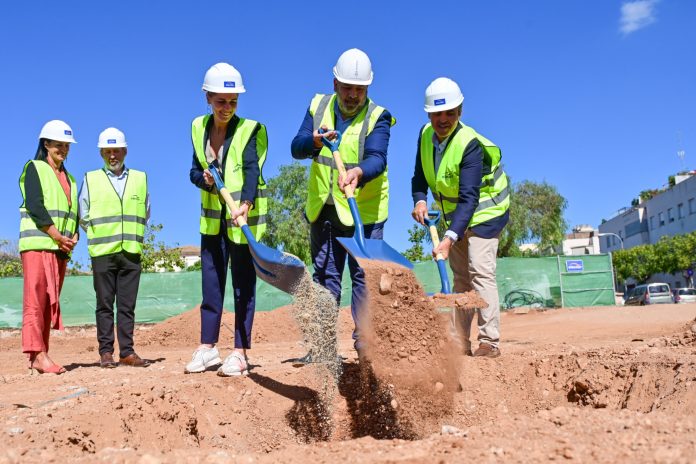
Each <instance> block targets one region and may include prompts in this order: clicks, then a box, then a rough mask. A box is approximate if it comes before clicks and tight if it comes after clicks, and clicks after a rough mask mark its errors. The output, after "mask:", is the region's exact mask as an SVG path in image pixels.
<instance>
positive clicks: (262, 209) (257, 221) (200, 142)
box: [191, 115, 268, 244]
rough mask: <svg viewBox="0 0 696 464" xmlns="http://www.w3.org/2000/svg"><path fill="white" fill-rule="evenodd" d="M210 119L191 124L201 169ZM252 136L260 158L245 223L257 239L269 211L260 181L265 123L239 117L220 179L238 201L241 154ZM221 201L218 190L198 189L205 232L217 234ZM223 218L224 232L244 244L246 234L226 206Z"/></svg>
mask: <svg viewBox="0 0 696 464" xmlns="http://www.w3.org/2000/svg"><path fill="white" fill-rule="evenodd" d="M209 121H210V123H212V121H211V116H210V115H205V116H199V117H197V118H196V119H194V120H193V123H192V124H191V141H192V142H193V147H194V150H195V152H196V158H197V159H198V162H199V163H200V164H201V166H202V167H203V169H208V161H207V159H206V157H205V145H206V140H207V138H206V126H207V125H208V124H209ZM252 135H255V136H256V153H257V155H258V159H259V170H260V171H261V175H260V176H259V179H258V181H257V187H256V198H255V200H254V208H252V209H251V210H250V211H249V214H248V217H247V224H248V225H249V228H250V229H251V231H252V233H253V234H254V237H256V239H257V240H260V239H261V237H262V236H263V234H264V232H265V231H266V214H267V212H268V198H267V192H266V182H265V181H264V180H263V164H264V162H265V161H266V154H267V153H268V135H267V133H266V126H264V125H263V124H261V123H259V122H256V121H253V120H251V119H243V118H240V119H239V121H238V122H237V127H236V128H235V129H234V133H233V135H232V142H231V143H230V146H229V148H228V150H227V154H226V156H225V160H224V162H223V167H224V172H223V180H224V182H225V186H226V187H227V190H229V192H230V195H231V196H232V198H233V199H234V200H235V201H239V200H240V198H241V196H242V186H243V185H244V170H243V169H242V166H243V154H244V149H245V148H246V146H247V144H248V143H249V141H250V140H251V137H252ZM223 204H224V200H222V198H220V197H219V195H218V194H217V191H214V193H210V192H207V191H206V190H203V189H201V218H200V232H201V234H205V235H217V234H219V233H220V222H221V219H222V217H223ZM224 217H225V219H226V220H227V221H226V222H227V235H228V236H229V238H230V240H231V241H232V242H234V243H237V244H239V243H247V240H246V237H244V234H243V233H242V230H241V229H240V228H239V227H234V226H233V225H232V221H231V220H230V214H229V211H228V210H227V207H225V208H224Z"/></svg>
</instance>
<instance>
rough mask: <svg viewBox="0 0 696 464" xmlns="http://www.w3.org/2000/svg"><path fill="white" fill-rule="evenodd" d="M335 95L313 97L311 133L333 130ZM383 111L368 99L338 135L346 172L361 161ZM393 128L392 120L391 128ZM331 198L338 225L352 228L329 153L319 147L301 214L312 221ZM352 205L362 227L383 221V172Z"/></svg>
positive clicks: (385, 190)
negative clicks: (358, 213)
mask: <svg viewBox="0 0 696 464" xmlns="http://www.w3.org/2000/svg"><path fill="white" fill-rule="evenodd" d="M335 101H336V95H335V94H334V95H322V94H317V95H315V96H314V98H313V99H312V102H311V103H310V105H309V113H310V114H311V115H312V118H313V119H314V130H317V129H319V127H321V126H326V127H327V128H328V129H329V130H333V129H334V128H335V123H334V121H335V120H336V117H335V114H334V102H335ZM384 111H386V110H385V109H384V108H383V107H381V106H378V105H376V104H375V103H373V102H372V100H370V99H368V103H367V105H365V107H364V108H363V109H362V110H361V111H360V113H358V114H357V115H356V116H355V117H354V118H353V121H352V122H351V124H350V126H349V127H348V129H347V130H346V131H345V132H344V133H343V134H342V138H341V145H340V146H339V151H340V152H341V159H342V160H343V164H344V165H345V167H346V170H348V169H351V168H354V167H356V166H357V165H358V164H359V163H360V162H361V161H362V159H363V155H364V149H365V139H366V138H367V136H368V135H370V133H371V132H372V130H373V129H374V128H375V124H376V123H377V120H378V119H379V117H380V116H381V115H382V113H383V112H384ZM394 124H396V120H395V119H394V118H392V121H391V125H392V126H393V125H394ZM330 194H331V195H333V200H334V204H335V206H336V212H337V213H338V218H339V219H340V221H341V223H343V224H344V225H346V226H352V225H353V217H352V216H351V214H350V208H349V207H348V200H347V199H346V197H345V196H344V195H343V194H342V193H341V191H340V190H339V188H338V170H337V169H336V165H335V163H334V160H333V155H332V154H331V150H329V149H328V148H327V147H323V148H322V149H321V151H320V152H319V155H318V156H317V157H315V158H314V160H313V162H312V166H311V168H310V171H309V183H308V192H307V205H306V207H305V213H306V215H307V219H309V222H314V221H316V219H317V217H318V216H319V213H320V212H321V210H322V208H323V207H324V204H325V203H326V200H327V199H328V198H329V195H330ZM355 201H356V202H357V204H358V210H359V211H360V217H361V219H362V221H363V223H364V224H374V223H376V222H383V221H386V220H387V217H388V215H389V181H388V180H387V170H386V169H385V170H384V172H383V173H382V174H380V175H379V176H377V177H376V178H374V179H372V180H371V181H370V182H367V183H366V184H365V185H363V186H362V187H361V188H358V189H356V191H355Z"/></svg>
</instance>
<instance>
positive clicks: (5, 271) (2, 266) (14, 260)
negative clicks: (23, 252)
mask: <svg viewBox="0 0 696 464" xmlns="http://www.w3.org/2000/svg"><path fill="white" fill-rule="evenodd" d="M21 276H22V259H21V258H20V257H19V251H18V248H17V244H16V243H14V242H11V241H10V240H0V277H21Z"/></svg>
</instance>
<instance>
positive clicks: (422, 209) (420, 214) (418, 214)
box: [411, 201, 428, 225]
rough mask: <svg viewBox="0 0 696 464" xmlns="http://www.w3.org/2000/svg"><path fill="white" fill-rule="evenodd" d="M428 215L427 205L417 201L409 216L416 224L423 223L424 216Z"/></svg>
mask: <svg viewBox="0 0 696 464" xmlns="http://www.w3.org/2000/svg"><path fill="white" fill-rule="evenodd" d="M427 215H428V206H427V205H426V203H425V202H424V201H419V202H418V203H416V206H414V207H413V211H411V217H413V219H415V220H416V222H417V223H418V224H421V225H425V217H426V216H427Z"/></svg>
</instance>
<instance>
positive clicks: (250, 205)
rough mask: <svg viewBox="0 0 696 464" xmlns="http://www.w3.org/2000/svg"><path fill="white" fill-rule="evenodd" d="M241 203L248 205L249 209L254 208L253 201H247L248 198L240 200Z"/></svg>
mask: <svg viewBox="0 0 696 464" xmlns="http://www.w3.org/2000/svg"><path fill="white" fill-rule="evenodd" d="M241 204H242V205H247V206H248V207H249V210H252V209H254V202H253V201H249V200H242V203H241Z"/></svg>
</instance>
